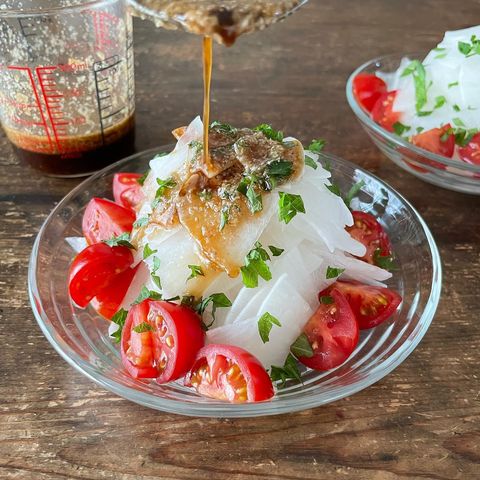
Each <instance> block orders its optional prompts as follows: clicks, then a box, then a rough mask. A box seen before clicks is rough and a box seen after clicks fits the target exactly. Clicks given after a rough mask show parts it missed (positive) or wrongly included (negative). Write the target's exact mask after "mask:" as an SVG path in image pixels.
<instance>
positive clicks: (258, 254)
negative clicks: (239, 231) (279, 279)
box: [240, 242, 272, 288]
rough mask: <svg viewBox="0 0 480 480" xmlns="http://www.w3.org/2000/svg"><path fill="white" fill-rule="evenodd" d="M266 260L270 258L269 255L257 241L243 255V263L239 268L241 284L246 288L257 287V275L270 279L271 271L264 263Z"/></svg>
mask: <svg viewBox="0 0 480 480" xmlns="http://www.w3.org/2000/svg"><path fill="white" fill-rule="evenodd" d="M267 260H270V255H269V254H268V253H267V251H266V250H265V249H264V248H263V247H262V245H261V244H260V243H259V242H257V243H256V244H255V248H253V249H252V250H250V252H249V253H248V255H247V256H246V257H245V265H244V266H243V267H242V268H241V269H240V271H241V273H242V281H243V284H244V285H245V286H246V287H247V288H256V287H258V277H259V276H260V277H262V278H263V279H264V280H266V281H269V280H271V279H272V272H271V271H270V268H269V267H268V265H267V263H266V262H267Z"/></svg>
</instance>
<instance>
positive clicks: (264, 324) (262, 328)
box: [258, 312, 282, 343]
mask: <svg viewBox="0 0 480 480" xmlns="http://www.w3.org/2000/svg"><path fill="white" fill-rule="evenodd" d="M274 325H276V326H277V327H281V326H282V324H281V323H280V321H279V320H278V318H276V317H274V316H273V315H272V314H270V313H268V312H265V313H264V314H263V315H262V316H261V317H260V318H259V319H258V334H259V335H260V338H261V339H262V342H263V343H267V342H269V341H270V332H271V331H272V327H273V326H274Z"/></svg>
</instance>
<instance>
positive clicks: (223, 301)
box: [182, 293, 232, 330]
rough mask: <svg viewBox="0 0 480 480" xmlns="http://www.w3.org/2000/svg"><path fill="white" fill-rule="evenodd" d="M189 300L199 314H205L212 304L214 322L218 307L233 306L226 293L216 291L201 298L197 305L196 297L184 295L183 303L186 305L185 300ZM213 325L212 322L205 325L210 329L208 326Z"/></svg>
mask: <svg viewBox="0 0 480 480" xmlns="http://www.w3.org/2000/svg"><path fill="white" fill-rule="evenodd" d="M187 299H188V300H187ZM187 301H191V302H192V304H193V306H194V308H195V310H196V311H197V313H198V314H199V315H203V314H204V313H205V310H206V309H207V307H208V305H210V304H212V318H213V321H212V323H213V322H214V321H215V312H216V311H217V308H227V307H231V306H232V302H231V301H230V300H229V298H228V297H227V296H226V295H225V294H224V293H214V294H212V295H210V296H209V297H207V298H203V299H200V301H199V302H198V303H197V304H196V305H195V299H192V298H190V297H184V298H182V305H186V304H187V303H184V302H187ZM211 325H212V324H210V325H205V328H206V329H207V330H208V328H209V327H210V326H211Z"/></svg>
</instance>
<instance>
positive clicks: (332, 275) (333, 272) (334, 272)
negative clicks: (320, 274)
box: [326, 266, 345, 280]
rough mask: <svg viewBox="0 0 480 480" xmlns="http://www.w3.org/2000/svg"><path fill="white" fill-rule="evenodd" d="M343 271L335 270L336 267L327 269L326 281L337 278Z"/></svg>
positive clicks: (340, 269) (341, 269)
mask: <svg viewBox="0 0 480 480" xmlns="http://www.w3.org/2000/svg"><path fill="white" fill-rule="evenodd" d="M344 271H345V269H344V268H336V267H330V266H328V267H327V273H326V279H327V280H330V279H331V278H337V277H339V276H340V275H341V274H342V273H343V272H344Z"/></svg>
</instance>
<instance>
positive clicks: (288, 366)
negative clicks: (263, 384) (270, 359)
mask: <svg viewBox="0 0 480 480" xmlns="http://www.w3.org/2000/svg"><path fill="white" fill-rule="evenodd" d="M270 378H271V379H272V382H277V381H280V382H282V383H281V385H280V386H279V388H283V387H285V384H286V383H287V380H298V381H299V382H301V381H302V378H301V377H300V371H299V370H298V364H297V361H296V360H295V357H294V356H293V355H292V354H291V353H289V354H288V356H287V358H286V360H285V363H284V365H283V367H276V366H274V365H272V366H271V368H270Z"/></svg>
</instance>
